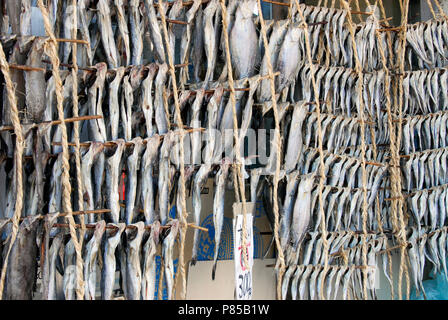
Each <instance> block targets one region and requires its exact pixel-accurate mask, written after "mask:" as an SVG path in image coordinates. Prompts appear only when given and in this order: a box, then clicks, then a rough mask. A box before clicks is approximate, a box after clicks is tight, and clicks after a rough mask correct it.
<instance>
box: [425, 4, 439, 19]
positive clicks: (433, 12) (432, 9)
mask: <svg viewBox="0 0 448 320" xmlns="http://www.w3.org/2000/svg"><path fill="white" fill-rule="evenodd" d="M426 3H427V4H428V7H429V10H430V11H431V14H432V17H433V18H434V19H436V18H437V15H436V12H435V11H434V8H433V6H432V3H431V0H426Z"/></svg>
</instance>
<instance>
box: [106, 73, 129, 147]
mask: <svg viewBox="0 0 448 320" xmlns="http://www.w3.org/2000/svg"><path fill="white" fill-rule="evenodd" d="M125 72H126V69H125V68H124V67H120V68H117V69H116V70H115V78H114V80H113V81H112V82H111V83H110V84H109V119H110V137H111V138H112V140H114V141H115V140H117V139H118V131H119V120H120V101H119V98H118V92H119V89H120V86H121V80H122V79H123V76H124V73H125Z"/></svg>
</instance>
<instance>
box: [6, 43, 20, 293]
mask: <svg viewBox="0 0 448 320" xmlns="http://www.w3.org/2000/svg"><path fill="white" fill-rule="evenodd" d="M0 68H1V70H2V73H3V76H4V78H5V86H6V92H7V98H8V105H9V107H10V108H11V111H10V117H11V122H12V125H13V127H14V133H15V135H16V150H15V159H14V167H15V170H16V171H15V179H16V204H15V209H14V216H13V217H12V232H11V238H10V241H9V245H8V250H7V251H6V256H5V259H4V263H3V268H2V273H1V278H0V300H1V299H2V298H3V289H4V286H5V277H6V270H7V268H8V260H9V254H10V253H11V249H12V246H13V244H14V242H15V241H16V238H17V233H18V230H19V222H20V216H21V214H22V208H23V177H22V175H23V171H22V157H23V151H24V149H25V141H24V139H23V134H22V125H21V124H20V118H19V111H18V109H17V97H16V94H15V87H14V84H13V82H12V80H11V75H10V73H9V64H8V62H7V60H6V56H5V52H4V51H3V46H2V44H1V43H0Z"/></svg>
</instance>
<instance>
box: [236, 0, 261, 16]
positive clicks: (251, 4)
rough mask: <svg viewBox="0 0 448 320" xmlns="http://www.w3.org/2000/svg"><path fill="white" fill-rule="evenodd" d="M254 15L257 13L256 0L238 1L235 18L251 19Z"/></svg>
mask: <svg viewBox="0 0 448 320" xmlns="http://www.w3.org/2000/svg"><path fill="white" fill-rule="evenodd" d="M254 15H258V7H257V1H256V0H243V1H241V2H240V4H239V6H238V9H237V11H236V15H235V17H236V19H237V20H238V19H252V17H253V16H254Z"/></svg>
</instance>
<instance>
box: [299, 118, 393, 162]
mask: <svg viewBox="0 0 448 320" xmlns="http://www.w3.org/2000/svg"><path fill="white" fill-rule="evenodd" d="M386 116H387V115H386V114H384V115H383V116H382V117H381V119H380V120H378V122H376V123H375V137H374V138H375V141H374V142H375V143H376V144H386V143H387V142H388V141H389V140H390V138H389V132H388V131H389V130H388V126H387V117H386ZM320 119H321V123H322V125H321V128H322V129H321V130H322V138H323V140H322V146H323V148H324V149H325V150H327V151H328V152H335V153H341V152H342V150H346V149H347V150H348V149H349V148H352V149H354V147H356V146H359V145H360V144H361V139H362V136H361V132H360V131H361V128H360V127H361V123H360V122H361V119H360V118H359V117H357V116H356V115H355V114H352V117H346V116H343V115H334V114H328V113H322V114H321V118H320ZM317 125H318V124H317V113H316V112H313V113H311V114H310V115H309V116H308V117H307V119H306V129H305V130H304V132H305V137H304V144H305V146H307V147H311V146H314V147H317V143H318V142H317ZM371 139H372V136H371V135H370V134H367V135H366V137H365V139H364V140H365V142H366V144H371V143H372V141H371ZM313 140H314V141H313ZM353 151H354V152H356V151H358V152H359V149H358V150H356V149H354V150H353Z"/></svg>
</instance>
